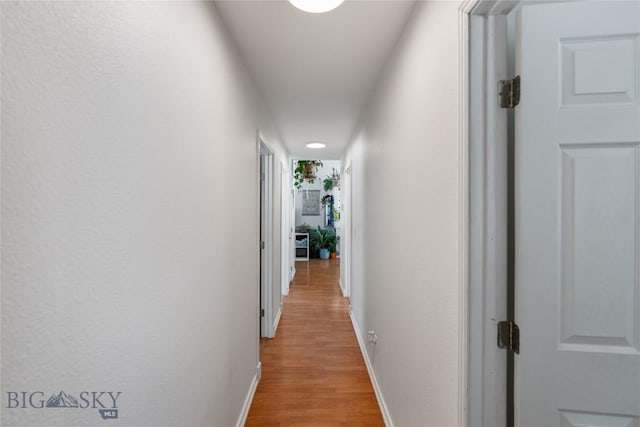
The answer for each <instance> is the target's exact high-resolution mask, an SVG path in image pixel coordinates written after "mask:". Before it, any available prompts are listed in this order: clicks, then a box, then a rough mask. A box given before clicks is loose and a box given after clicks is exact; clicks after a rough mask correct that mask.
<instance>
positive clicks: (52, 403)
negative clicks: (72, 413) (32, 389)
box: [47, 390, 80, 408]
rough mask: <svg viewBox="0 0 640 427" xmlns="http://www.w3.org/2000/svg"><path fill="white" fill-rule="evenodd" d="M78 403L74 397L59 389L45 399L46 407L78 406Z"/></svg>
mask: <svg viewBox="0 0 640 427" xmlns="http://www.w3.org/2000/svg"><path fill="white" fill-rule="evenodd" d="M79 407H80V404H79V403H78V401H77V400H76V398H75V397H73V396H71V395H69V394H66V393H65V392H64V391H62V390H61V391H60V393H58V394H52V395H51V397H50V398H49V400H47V408H79Z"/></svg>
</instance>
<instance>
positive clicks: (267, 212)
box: [258, 134, 275, 338]
mask: <svg viewBox="0 0 640 427" xmlns="http://www.w3.org/2000/svg"><path fill="white" fill-rule="evenodd" d="M273 153H274V151H273V149H272V148H271V147H270V146H269V144H268V143H267V141H266V139H265V138H264V137H263V136H262V135H261V134H258V156H259V157H258V158H259V162H258V163H259V165H258V168H259V170H258V172H259V173H258V177H259V180H260V182H259V188H260V191H259V194H260V196H259V197H260V221H259V225H260V233H259V235H260V241H259V242H258V247H259V254H260V255H259V257H260V270H259V271H260V312H259V313H258V317H259V322H260V337H261V338H272V337H273V336H274V334H275V328H274V325H273V320H274V319H273V317H274V313H273V304H272V301H273V294H274V292H273V204H274V203H273Z"/></svg>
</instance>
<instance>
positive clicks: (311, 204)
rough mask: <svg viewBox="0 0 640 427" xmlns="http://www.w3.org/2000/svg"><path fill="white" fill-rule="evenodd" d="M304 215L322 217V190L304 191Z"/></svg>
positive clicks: (302, 195)
mask: <svg viewBox="0 0 640 427" xmlns="http://www.w3.org/2000/svg"><path fill="white" fill-rule="evenodd" d="M301 197H302V215H315V216H319V215H320V208H321V203H320V190H302V194H301Z"/></svg>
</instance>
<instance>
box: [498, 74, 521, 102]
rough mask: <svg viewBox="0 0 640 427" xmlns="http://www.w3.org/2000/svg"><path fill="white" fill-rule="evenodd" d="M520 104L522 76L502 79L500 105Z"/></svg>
mask: <svg viewBox="0 0 640 427" xmlns="http://www.w3.org/2000/svg"><path fill="white" fill-rule="evenodd" d="M518 104H520V76H516V77H515V78H514V79H511V80H500V107H501V108H514V107H515V106H516V105H518Z"/></svg>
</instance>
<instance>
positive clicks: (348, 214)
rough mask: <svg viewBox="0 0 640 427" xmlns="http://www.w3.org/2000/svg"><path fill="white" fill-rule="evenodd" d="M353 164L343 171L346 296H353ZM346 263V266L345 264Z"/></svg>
mask: <svg viewBox="0 0 640 427" xmlns="http://www.w3.org/2000/svg"><path fill="white" fill-rule="evenodd" d="M351 172H352V164H351V162H349V164H348V165H345V168H344V170H343V171H342V176H343V180H342V184H341V185H342V188H341V192H340V194H341V197H342V214H341V216H340V221H341V222H342V227H341V228H342V236H341V237H340V268H341V272H342V273H343V275H342V276H341V277H340V291H342V296H343V297H344V298H351V269H352V265H351V262H352V261H351V260H352V258H351V246H352V234H351V219H352V206H353V203H352V202H353V197H352V191H351V190H352V185H351V183H352V181H353V180H352V174H351ZM343 264H344V266H343Z"/></svg>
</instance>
